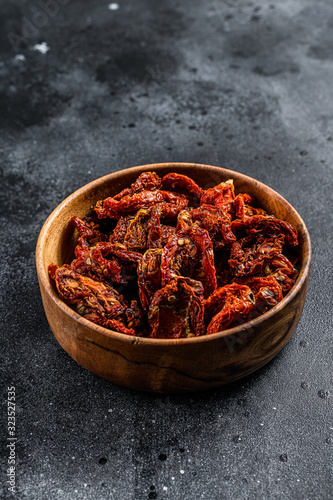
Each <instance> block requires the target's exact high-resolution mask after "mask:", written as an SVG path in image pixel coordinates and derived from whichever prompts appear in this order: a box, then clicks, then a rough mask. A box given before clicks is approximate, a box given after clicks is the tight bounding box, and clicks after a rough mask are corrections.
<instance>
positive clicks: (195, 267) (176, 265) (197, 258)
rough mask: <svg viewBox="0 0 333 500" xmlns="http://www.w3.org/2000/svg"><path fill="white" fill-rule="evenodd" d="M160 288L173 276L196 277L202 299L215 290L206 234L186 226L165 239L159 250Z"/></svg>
mask: <svg viewBox="0 0 333 500" xmlns="http://www.w3.org/2000/svg"><path fill="white" fill-rule="evenodd" d="M161 267H162V286H165V285H166V284H167V283H169V282H170V281H171V280H172V279H173V278H174V277H175V276H188V277H190V278H193V279H194V278H196V279H197V280H199V281H200V282H201V283H202V284H203V286H204V294H205V297H208V296H209V295H210V294H211V293H213V292H214V290H215V289H216V274H215V267H214V252H213V244H212V241H211V239H210V237H209V234H208V232H207V231H206V230H205V229H201V228H200V227H195V226H192V227H186V228H184V229H183V230H182V231H179V232H176V234H175V235H174V236H173V237H172V238H170V239H169V241H168V243H167V244H166V245H165V247H164V248H163V251H162V265H161Z"/></svg>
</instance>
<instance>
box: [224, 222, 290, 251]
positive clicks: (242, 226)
mask: <svg viewBox="0 0 333 500" xmlns="http://www.w3.org/2000/svg"><path fill="white" fill-rule="evenodd" d="M231 227H232V229H233V230H235V231H237V230H245V231H246V232H247V233H248V234H253V233H258V232H260V233H264V234H265V235H267V236H279V235H281V234H283V235H284V236H285V237H286V241H287V242H288V243H289V245H291V246H293V247H295V246H297V245H298V237H297V231H296V229H295V228H294V226H293V225H292V224H289V223H288V222H285V221H282V220H279V219H276V218H275V217H274V215H253V216H252V217H244V218H243V219H236V220H234V221H232V223H231Z"/></svg>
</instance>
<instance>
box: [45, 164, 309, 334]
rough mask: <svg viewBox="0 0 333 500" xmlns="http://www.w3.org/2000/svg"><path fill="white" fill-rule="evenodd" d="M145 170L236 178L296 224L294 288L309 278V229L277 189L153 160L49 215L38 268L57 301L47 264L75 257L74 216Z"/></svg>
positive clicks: (201, 180) (210, 180) (87, 189)
mask: <svg viewBox="0 0 333 500" xmlns="http://www.w3.org/2000/svg"><path fill="white" fill-rule="evenodd" d="M144 171H155V172H156V173H158V174H159V175H160V176H163V175H165V174H167V173H169V172H178V173H182V174H184V175H188V176H189V177H191V178H192V179H193V180H194V181H195V182H197V183H198V184H199V186H201V187H202V188H204V189H207V188H209V187H213V186H215V185H217V184H219V183H220V182H223V181H226V180H228V179H230V178H231V179H233V180H234V185H235V192H236V194H238V193H244V192H247V193H249V194H250V195H252V196H253V197H254V198H255V200H256V206H259V207H262V208H263V209H265V210H266V211H267V212H268V213H269V214H273V215H275V216H276V217H277V218H279V219H282V220H285V221H287V222H290V223H291V224H293V225H294V226H295V227H296V228H297V230H298V234H299V243H300V245H299V249H298V259H299V261H298V266H299V268H300V274H299V277H298V280H297V282H296V284H295V285H294V288H295V287H296V286H297V284H298V285H300V284H301V282H303V281H304V280H305V279H306V277H307V274H308V270H309V266H310V261H311V244H310V239H309V235H308V232H307V229H306V227H305V224H304V222H303V221H302V219H301V217H300V216H299V215H298V213H297V212H296V210H295V209H294V208H293V207H292V206H291V205H290V204H289V203H288V202H287V201H286V200H285V199H284V198H282V196H280V195H279V194H278V193H276V192H275V191H274V190H272V189H271V188H269V187H268V186H266V185H264V184H262V183H260V182H258V181H256V180H254V179H251V178H250V177H247V176H245V175H243V174H240V173H238V172H233V171H230V170H226V169H223V168H219V167H212V166H207V165H197V164H179V163H168V164H152V165H145V166H141V167H134V168H130V169H127V170H123V171H120V172H116V173H114V174H110V175H107V176H105V177H102V178H100V179H97V180H95V181H93V182H91V183H90V184H87V185H86V186H84V187H82V188H81V189H79V190H78V191H76V192H75V193H73V194H72V195H70V196H69V197H68V198H67V199H66V200H64V201H63V202H62V203H61V204H60V205H59V206H58V207H57V208H56V209H55V210H54V212H53V213H52V214H51V215H50V217H49V218H48V220H47V221H46V223H45V225H44V227H43V229H42V231H41V234H40V238H39V242H38V245H37V271H38V274H39V277H40V279H42V280H43V282H44V285H45V286H46V287H47V288H48V289H49V292H50V293H51V294H53V295H54V299H55V300H56V301H60V299H59V297H58V296H57V294H56V293H55V291H54V290H53V288H52V285H51V283H50V280H49V278H48V266H49V264H51V263H53V264H56V265H58V266H61V265H62V264H64V263H69V262H71V260H72V258H73V251H74V247H75V240H76V236H77V235H76V231H75V230H74V226H73V225H72V224H71V223H70V219H71V217H73V216H78V217H84V216H87V215H89V214H90V213H92V212H93V207H94V205H95V203H96V202H97V201H98V200H100V199H103V198H106V197H108V196H114V195H115V194H116V193H118V192H119V191H121V190H122V189H124V188H126V187H129V186H130V185H131V183H133V182H134V181H135V180H136V178H137V177H138V175H140V173H142V172H144ZM289 293H291V292H289ZM287 297H288V295H287ZM287 297H285V298H284V299H283V301H284V300H286V298H287ZM283 301H281V303H280V306H281V305H282V302H283ZM280 306H279V307H280ZM275 307H277V306H275ZM273 309H274V308H273ZM108 332H109V330H108Z"/></svg>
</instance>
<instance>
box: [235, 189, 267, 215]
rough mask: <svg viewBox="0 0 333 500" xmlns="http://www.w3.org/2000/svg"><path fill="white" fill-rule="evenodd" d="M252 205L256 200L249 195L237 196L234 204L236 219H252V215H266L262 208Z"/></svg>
mask: <svg viewBox="0 0 333 500" xmlns="http://www.w3.org/2000/svg"><path fill="white" fill-rule="evenodd" d="M250 203H251V204H252V203H254V199H253V198H252V196H250V195H249V194H247V193H242V194H239V195H238V196H236V198H235V199H234V201H233V203H232V206H233V209H234V211H235V216H236V219H243V217H250V216H252V215H265V214H266V212H265V210H263V209H262V208H254V207H251V206H250Z"/></svg>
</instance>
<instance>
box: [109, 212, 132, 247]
mask: <svg viewBox="0 0 333 500" xmlns="http://www.w3.org/2000/svg"><path fill="white" fill-rule="evenodd" d="M133 218H134V216H133V215H125V216H122V217H120V218H119V220H118V222H117V224H116V227H115V228H114V230H113V232H112V233H111V234H110V238H109V241H110V243H124V239H125V236H126V233H127V229H128V226H129V225H130V223H131V221H132V220H133Z"/></svg>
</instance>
